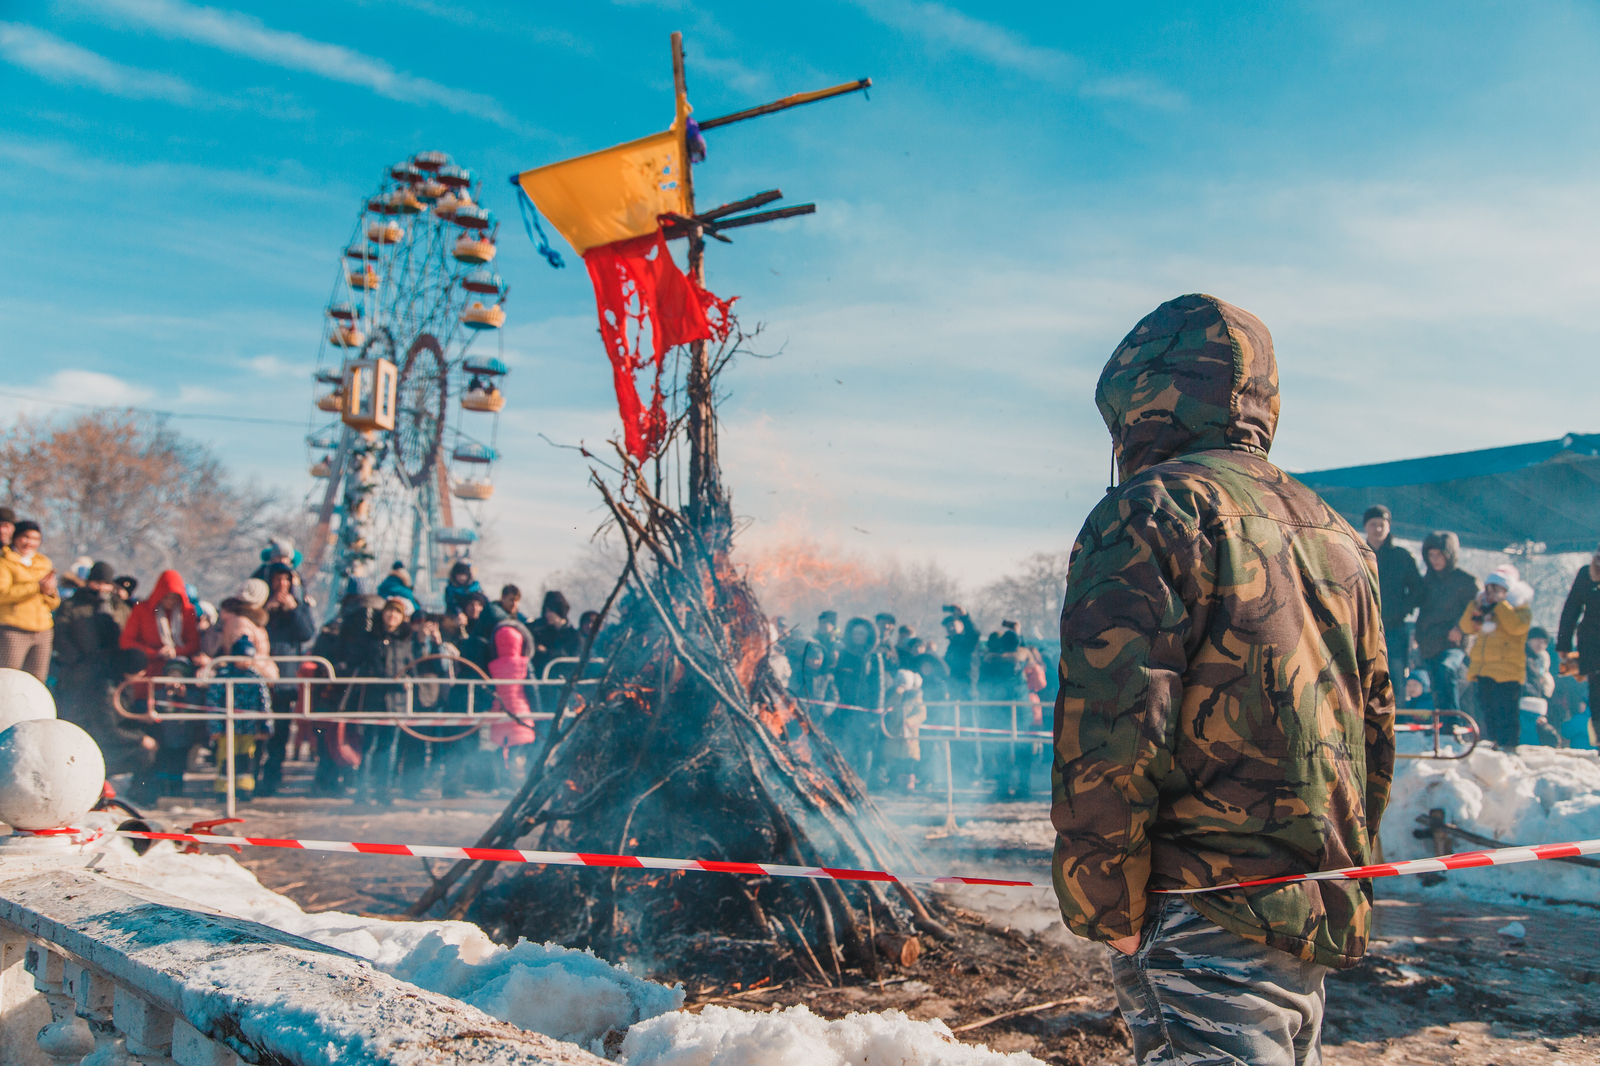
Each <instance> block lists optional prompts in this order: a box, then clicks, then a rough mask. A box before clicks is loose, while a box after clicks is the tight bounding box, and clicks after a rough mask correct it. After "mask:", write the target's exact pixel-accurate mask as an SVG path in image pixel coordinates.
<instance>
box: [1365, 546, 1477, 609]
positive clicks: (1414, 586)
mask: <svg viewBox="0 0 1600 1066" xmlns="http://www.w3.org/2000/svg"><path fill="white" fill-rule="evenodd" d="M1374 554H1376V555H1377V557H1378V602H1379V604H1380V606H1381V607H1382V610H1383V627H1384V628H1385V629H1394V628H1396V627H1397V626H1400V625H1402V624H1404V623H1405V619H1406V615H1408V614H1410V613H1411V611H1412V609H1413V608H1416V607H1420V606H1422V597H1423V585H1422V574H1421V573H1419V572H1418V571H1417V560H1416V558H1415V557H1414V556H1413V555H1412V554H1411V553H1410V552H1408V551H1406V550H1405V549H1404V548H1402V547H1400V545H1398V544H1396V543H1395V542H1394V538H1393V537H1390V538H1389V539H1388V540H1386V541H1384V543H1383V547H1381V548H1379V549H1378V550H1377V552H1376V553H1374ZM1458 617H1459V616H1458Z"/></svg>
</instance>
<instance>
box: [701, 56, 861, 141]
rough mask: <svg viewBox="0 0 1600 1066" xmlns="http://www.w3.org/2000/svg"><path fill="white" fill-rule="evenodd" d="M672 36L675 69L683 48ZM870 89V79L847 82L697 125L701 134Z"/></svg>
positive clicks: (720, 116)
mask: <svg viewBox="0 0 1600 1066" xmlns="http://www.w3.org/2000/svg"><path fill="white" fill-rule="evenodd" d="M672 36H673V45H674V50H673V61H674V67H675V68H676V67H677V65H678V64H681V63H682V62H683V60H682V51H681V49H682V47H683V45H682V43H681V42H682V40H683V38H682V37H681V36H679V35H678V34H676V33H675V34H673V35H672ZM870 88H872V79H871V78H861V79H859V80H857V81H847V82H845V83H844V84H843V85H835V86H833V87H832V88H831V89H814V90H812V91H811V92H808V93H795V94H794V95H793V96H785V97H784V98H783V99H782V100H774V101H773V102H772V103H770V104H762V105H761V106H760V107H752V108H750V109H748V110H746V111H735V112H734V113H733V114H731V115H719V116H717V117H716V118H708V119H706V120H705V121H704V122H701V123H699V126H700V129H701V131H702V132H704V131H705V130H714V129H716V128H717V127H718V126H727V125H731V124H732V123H735V122H743V121H744V120H745V119H747V118H760V117H761V116H762V115H771V114H774V113H776V112H779V111H787V110H789V109H790V108H791V107H799V106H801V105H802V104H814V103H816V102H817V101H818V100H828V99H831V98H833V97H835V96H844V95H845V94H847V93H858V92H862V91H864V90H866V89H870Z"/></svg>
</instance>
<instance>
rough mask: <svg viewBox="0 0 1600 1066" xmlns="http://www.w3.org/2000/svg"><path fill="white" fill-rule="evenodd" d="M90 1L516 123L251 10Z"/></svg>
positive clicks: (188, 37) (289, 62)
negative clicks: (274, 25) (278, 26)
mask: <svg viewBox="0 0 1600 1066" xmlns="http://www.w3.org/2000/svg"><path fill="white" fill-rule="evenodd" d="M94 2H95V4H96V5H97V6H98V7H99V8H100V9H101V10H102V11H105V12H108V13H110V14H112V15H113V16H115V17H118V18H120V19H122V20H123V21H126V22H129V23H132V24H134V25H137V26H142V27H144V28H146V29H148V30H151V31H153V32H155V33H158V34H161V35H162V36H163V37H169V38H173V39H176V40H182V41H188V42H191V43H193V44H202V45H209V46H210V47H212V48H217V49H221V50H222V51H224V52H229V53H232V54H233V55H240V56H245V57H247V58H250V59H254V60H257V61H259V62H262V63H268V64H271V65H273V66H278V67H284V68H286V69H288V70H298V71H303V72H305V73H308V74H316V75H318V76H320V77H324V78H327V79H329V80H331V81H337V82H343V83H344V84H346V85H359V86H361V87H363V88H365V89H370V90H371V91H372V92H374V93H377V94H378V95H379V96H384V97H387V98H389V99H391V100H400V101H403V102H405V103H429V104H437V105H438V106H440V107H444V108H447V109H449V110H451V111H455V112H457V113H460V114H468V115H477V116H478V117H480V118H484V119H487V120H488V121H490V122H494V123H497V124H499V125H502V126H506V127H510V128H519V126H520V124H519V123H518V122H517V120H516V119H515V118H513V117H512V116H511V115H510V114H509V113H508V112H507V111H506V109H505V108H504V107H503V106H502V105H501V104H500V102H499V101H498V100H495V99H494V98H493V97H491V96H485V95H483V94H482V93H475V92H470V91H468V90H466V89H455V88H451V87H450V86H448V85H441V84H439V83H438V82H436V81H430V80H428V79H427V78H418V77H416V76H414V75H411V74H407V73H404V72H403V71H398V70H396V69H395V68H394V67H392V66H390V65H389V64H388V63H386V62H384V61H383V60H381V59H378V58H376V57H374V56H369V55H364V54H363V53H361V52H357V51H354V50H352V49H349V48H346V47H344V46H343V45H337V44H328V43H327V42H325V41H316V40H312V39H311V38H309V37H302V36H301V35H300V34H298V33H289V32H287V31H284V30H275V29H272V28H271V27H270V26H268V25H266V24H265V23H264V22H262V21H261V20H260V19H258V18H256V17H254V16H252V15H246V14H242V13H240V12H237V11H225V10H223V9H221V8H214V7H196V6H194V5H192V4H187V3H184V2H183V0H94Z"/></svg>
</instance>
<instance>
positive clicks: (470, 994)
mask: <svg viewBox="0 0 1600 1066" xmlns="http://www.w3.org/2000/svg"><path fill="white" fill-rule="evenodd" d="M108 847H109V849H111V850H112V851H113V853H114V858H115V859H117V860H119V862H118V869H117V874H118V876H126V877H129V878H130V879H134V880H137V881H139V882H140V883H141V884H144V885H148V886H149V887H151V888H154V889H158V890H160V891H162V892H167V893H170V894H171V895H174V896H177V897H179V898H181V899H187V900H191V901H193V902H195V903H200V904H203V905H205V906H208V907H212V908H215V909H216V910H220V911H223V912H225V913H227V914H231V915H234V916H236V917H239V918H244V919H247V920H249V921H253V922H259V923H261V924H262V925H267V926H271V927H272V928H274V929H280V930H282V931H284V932H286V933H293V934H295V935H297V936H303V937H305V938H306V939H308V940H314V941H316V942H317V943H319V944H325V945H327V946H328V947H331V948H337V949H339V950H341V951H347V952H349V953H350V954H352V955H356V956H358V957H360V958H363V959H366V960H368V961H369V962H371V963H372V964H373V966H375V967H376V968H377V969H379V970H382V971H383V972H385V973H387V974H389V975H390V976H392V977H395V978H397V979H399V980H402V981H409V982H410V983H412V984H415V985H418V986H420V987H422V988H425V989H427V990H429V991H430V992H438V993H440V994H442V995H446V996H451V997H453V998H455V999H459V1000H461V1001H463V1002H465V1003H468V1004H471V1005H472V1006H474V1007H477V1008H478V1009H479V1010H481V1011H484V1012H485V1013H487V1014H491V1015H493V1016H494V1017H496V1018H499V1019H501V1020H502V1021H507V1022H510V1023H511V1024H513V1025H516V1026H520V1027H521V1028H523V1029H531V1030H534V1031H536V1032H540V1033H544V1034H545V1035H546V1036H551V1037H554V1038H556V1039H557V1040H567V1041H570V1042H572V1043H575V1044H579V1045H582V1046H583V1047H586V1048H588V1049H589V1050H590V1051H593V1052H595V1053H596V1054H604V1037H605V1034H606V1033H607V1032H608V1031H609V1030H613V1029H615V1030H627V1031H628V1036H627V1039H626V1040H625V1041H624V1044H623V1055H624V1056H625V1061H626V1062H627V1064H628V1066H690V1064H702V1063H703V1064H705V1066H768V1064H788V1063H794V1064H797V1066H798V1064H802V1063H803V1064H807V1066H810V1064H813V1063H816V1064H830V1063H836V1064H839V1066H846V1064H848V1066H1001V1064H1005V1063H1011V1064H1014V1066H1042V1064H1040V1063H1039V1061H1038V1060H1037V1059H1035V1058H1033V1057H1031V1056H1029V1055H1026V1054H1023V1053H1021V1052H1018V1053H1015V1054H1012V1055H1001V1054H998V1053H996V1052H991V1051H989V1050H988V1049H987V1048H985V1047H983V1046H981V1045H978V1046H974V1045H969V1044H962V1043H959V1042H958V1041H956V1039H955V1038H954V1037H953V1036H951V1035H950V1030H949V1027H947V1026H946V1025H945V1024H944V1023H943V1022H941V1021H937V1020H935V1021H932V1022H921V1021H914V1020H912V1019H911V1018H908V1017H907V1016H906V1015H905V1014H903V1013H902V1012H900V1011H896V1010H890V1011H885V1012H884V1013H883V1014H852V1015H850V1016H849V1017H847V1018H843V1019H840V1020H838V1021H833V1022H830V1021H827V1020H825V1019H822V1018H819V1017H817V1016H816V1015H814V1014H812V1013H811V1012H810V1011H809V1010H807V1009H806V1008H805V1007H793V1008H791V1009H789V1010H787V1011H782V1012H777V1011H774V1012H772V1013H768V1014H757V1013H752V1012H749V1011H741V1010H733V1009H730V1008H725V1007H717V1006H709V1007H706V1008H705V1010H704V1012H703V1013H702V1014H700V1015H693V1014H688V1013H684V1012H683V1011H682V1010H681V1008H682V1006H683V1000H684V994H683V986H682V985H678V986H676V987H673V988H668V987H666V986H665V985H662V984H658V983H656V982H654V981H646V980H643V979H642V978H638V977H635V976H633V975H632V974H630V973H629V972H628V971H627V970H625V969H623V968H622V967H620V966H613V965H612V964H611V963H608V962H606V961H605V960H603V959H600V958H598V957H596V956H595V955H594V954H593V953H592V952H588V951H574V950H572V949H570V948H563V947H560V946H559V945H556V944H534V943H531V942H529V941H526V940H521V941H519V942H518V943H517V945H516V946H515V947H512V948H507V947H503V946H501V945H499V944H496V943H494V942H493V941H492V940H490V939H489V938H488V937H487V936H485V935H484V934H483V932H482V930H480V929H479V928H478V927H477V926H475V925H472V924H470V923H468V922H389V921H384V920H382V919H380V918H362V917H359V916H357V915H353V914H340V913H338V912H336V911H322V912H319V913H316V914H307V913H306V912H304V911H302V910H301V909H300V908H299V907H298V906H297V905H296V904H295V902H294V901H293V900H291V899H289V898H287V897H286V896H280V895H278V894H277V893H275V892H273V891H271V890H270V889H267V888H265V887H263V886H262V884H261V883H260V882H259V881H257V880H256V878H255V875H254V874H252V873H251V872H250V871H249V870H247V869H245V868H244V867H242V866H240V865H239V864H238V863H237V862H235V861H234V859H233V857H232V856H231V855H184V854H182V853H180V852H178V851H176V850H175V849H174V847H173V845H171V844H169V843H160V844H157V845H156V846H155V847H153V848H151V849H150V851H149V853H148V854H146V855H145V856H144V858H143V859H136V858H134V856H133V852H132V850H131V848H129V847H128V845H127V842H126V841H124V840H116V841H114V842H111V843H109V845H108ZM630 1026H631V1029H630Z"/></svg>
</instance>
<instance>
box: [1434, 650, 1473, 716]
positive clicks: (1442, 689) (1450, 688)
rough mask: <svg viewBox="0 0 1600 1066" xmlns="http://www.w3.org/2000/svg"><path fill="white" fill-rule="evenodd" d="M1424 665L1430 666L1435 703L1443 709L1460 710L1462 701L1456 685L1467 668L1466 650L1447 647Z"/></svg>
mask: <svg viewBox="0 0 1600 1066" xmlns="http://www.w3.org/2000/svg"><path fill="white" fill-rule="evenodd" d="M1423 665H1424V666H1426V667H1427V668H1428V680H1429V681H1431V682H1433V705H1434V706H1435V707H1437V708H1438V709H1439V710H1441V711H1459V710H1460V709H1461V702H1460V700H1459V699H1458V698H1457V697H1456V686H1457V685H1459V684H1460V682H1461V675H1462V673H1463V672H1464V671H1465V669H1466V665H1467V654H1466V652H1464V651H1462V650H1461V649H1460V648H1446V649H1445V650H1444V651H1442V652H1440V653H1439V654H1438V655H1435V656H1434V657H1433V658H1431V659H1429V660H1428V661H1427V662H1426V663H1424V664H1423Z"/></svg>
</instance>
